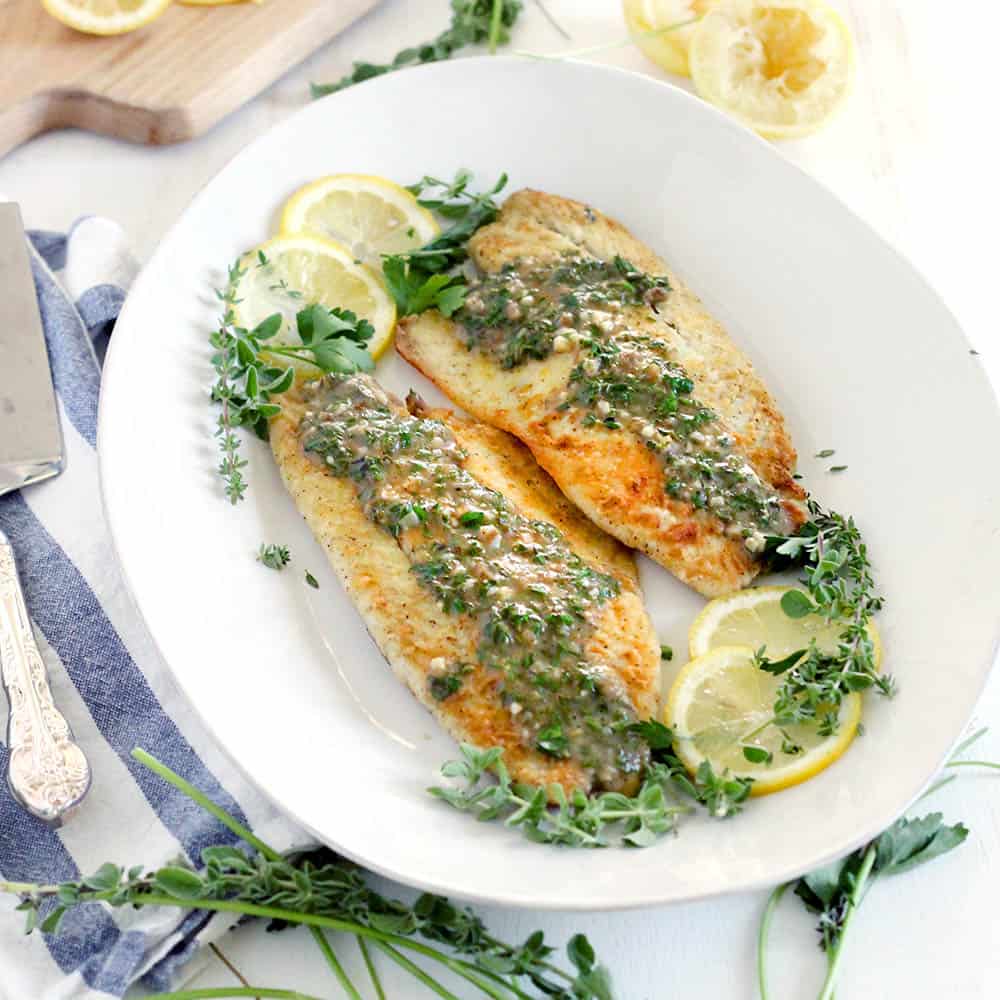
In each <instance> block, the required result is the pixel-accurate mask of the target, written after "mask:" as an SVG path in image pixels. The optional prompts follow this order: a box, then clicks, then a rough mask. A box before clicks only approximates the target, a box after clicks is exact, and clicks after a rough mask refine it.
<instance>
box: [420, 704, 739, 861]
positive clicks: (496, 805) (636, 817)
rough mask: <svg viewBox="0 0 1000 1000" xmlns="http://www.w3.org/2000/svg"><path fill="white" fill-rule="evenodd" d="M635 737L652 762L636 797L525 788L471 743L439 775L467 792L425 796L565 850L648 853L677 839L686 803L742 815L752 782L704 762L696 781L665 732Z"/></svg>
mask: <svg viewBox="0 0 1000 1000" xmlns="http://www.w3.org/2000/svg"><path fill="white" fill-rule="evenodd" d="M636 729H637V731H638V732H639V733H640V735H642V736H643V738H644V739H646V740H647V742H648V744H649V747H650V753H651V761H650V764H649V766H648V767H647V769H646V774H645V777H644V780H643V783H642V786H641V787H640V789H639V791H638V792H636V794H635V795H633V796H628V795H623V794H621V793H619V792H604V793H602V794H600V795H590V796H588V795H585V794H584V793H583V792H582V791H580V790H579V789H576V790H575V791H574V792H573V793H572V794H571V795H569V796H567V795H566V792H565V790H564V789H563V787H562V785H559V784H552V785H549V786H547V787H539V786H535V785H525V784H521V783H519V782H515V781H513V780H512V779H511V777H510V772H509V771H508V770H507V767H506V765H505V764H504V761H503V750H502V749H501V748H500V747H492V748H490V749H488V750H478V749H477V748H476V747H474V746H470V745H469V744H468V743H463V744H461V752H462V757H461V759H460V760H452V761H448V762H447V763H446V764H445V765H444V766H443V767H442V768H441V774H442V776H443V777H445V778H457V779H460V780H461V781H462V782H464V784H463V785H461V786H458V787H455V786H445V787H441V786H435V787H432V788H429V789H428V791H429V792H430V793H431V795H434V796H435V797H436V798H439V799H441V800H442V801H443V802H447V803H448V805H450V806H452V807H453V808H455V809H458V810H460V811H461V812H469V813H472V814H473V815H474V816H475V817H476V818H477V819H479V820H483V821H486V820H493V819H502V820H503V821H504V824H505V825H506V826H510V827H518V828H520V830H521V832H522V833H523V834H524V836H525V837H527V838H528V839H529V840H533V841H535V842H537V843H543V844H562V845H565V846H568V847H607V846H608V845H609V844H611V843H615V842H617V843H620V844H623V845H625V846H627V847H649V846H650V845H651V844H653V843H655V842H656V841H657V840H659V839H660V838H661V837H662V836H664V834H667V833H672V832H674V831H675V830H676V828H677V820H678V817H680V816H682V815H684V814H685V813H689V812H691V811H692V807H691V806H690V805H688V804H686V803H685V802H683V801H681V796H687V797H688V798H690V799H693V800H694V801H695V802H698V803H700V804H701V805H704V806H705V807H706V808H707V810H708V812H709V814H710V815H711V816H714V817H716V818H719V819H721V818H724V817H726V816H732V815H734V814H735V813H737V812H739V811H740V809H741V803H742V802H743V800H744V799H746V797H747V795H749V792H750V785H751V781H750V780H749V779H745V778H732V777H730V776H729V775H723V776H719V775H716V774H715V772H714V771H713V770H712V766H711V764H709V763H708V762H707V761H705V762H704V763H702V765H701V766H700V767H699V768H698V771H697V773H696V774H695V776H694V778H691V777H690V776H689V775H688V774H687V772H686V771H685V769H684V767H683V765H682V764H681V762H680V760H679V759H678V758H677V756H676V755H675V754H674V752H673V746H672V744H673V734H672V733H671V731H670V730H669V729H668V728H667V727H666V726H664V725H662V723H659V722H654V721H649V722H641V723H638V724H637V725H636ZM609 835H611V839H609Z"/></svg>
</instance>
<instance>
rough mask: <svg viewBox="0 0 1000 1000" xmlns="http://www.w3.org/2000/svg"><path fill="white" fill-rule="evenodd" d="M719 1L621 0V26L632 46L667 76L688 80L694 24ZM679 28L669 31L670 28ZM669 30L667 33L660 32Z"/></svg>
mask: <svg viewBox="0 0 1000 1000" xmlns="http://www.w3.org/2000/svg"><path fill="white" fill-rule="evenodd" d="M718 2H719V0H625V3H624V8H625V24H626V25H627V26H628V30H629V34H630V35H631V36H632V40H633V41H634V42H635V44H636V45H638V46H639V48H640V49H641V50H642V51H643V52H644V53H645V54H646V55H647V56H648V57H649V58H650V59H652V60H653V62H654V63H656V65H657V66H659V67H660V69H665V70H666V71H667V72H668V73H678V74H680V75H681V76H690V75H691V71H690V68H689V66H688V47H689V46H690V44H691V38H692V36H693V35H694V30H695V25H694V24H687V23H685V22H689V21H695V20H697V19H698V18H700V17H701V16H702V15H704V14H705V13H707V11H708V10H709V9H710V8H711V7H714V6H715V5H716V4H717V3H718ZM675 24H676V25H683V27H677V28H674V27H672V26H673V25H675ZM664 29H670V30H664Z"/></svg>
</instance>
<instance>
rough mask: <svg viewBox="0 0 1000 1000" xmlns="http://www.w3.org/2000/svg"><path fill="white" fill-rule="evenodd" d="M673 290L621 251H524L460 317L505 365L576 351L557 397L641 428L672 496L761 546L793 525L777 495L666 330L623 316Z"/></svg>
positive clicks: (487, 281) (470, 338) (589, 419)
mask: <svg viewBox="0 0 1000 1000" xmlns="http://www.w3.org/2000/svg"><path fill="white" fill-rule="evenodd" d="M669 291H670V286H669V283H668V281H667V279H666V278H664V277H655V276H650V275H647V274H643V273H642V272H640V271H638V270H637V269H636V268H635V267H633V266H632V264H630V263H629V262H628V261H627V260H625V259H624V258H622V257H615V258H614V259H613V260H611V261H604V260H598V259H596V258H592V257H573V256H567V257H563V258H562V259H561V260H559V261H557V262H555V263H548V262H546V263H540V262H537V261H533V260H530V259H524V260H520V261H517V262H516V263H513V264H508V265H507V266H505V267H504V268H503V269H502V270H500V271H499V272H497V273H495V274H490V275H485V276H484V277H482V278H481V279H480V280H479V281H478V282H475V283H474V284H473V285H471V286H470V289H469V294H468V295H467V297H466V299H465V303H464V305H463V307H462V308H461V309H460V310H459V311H458V312H457V313H456V314H455V317H454V318H455V320H456V321H457V322H458V323H459V324H460V325H461V327H462V329H463V331H464V334H465V338H466V342H467V344H468V346H469V347H470V349H471V348H475V349H478V350H480V351H483V352H484V353H486V354H487V355H489V356H490V357H492V358H493V359H494V360H495V361H496V362H497V363H498V364H500V366H501V367H503V368H506V369H510V368H515V367H517V366H519V365H521V364H523V363H525V362H526V361H530V360H544V359H545V358H547V357H549V356H550V355H551V354H568V353H572V354H573V355H574V358H575V359H576V362H577V363H576V365H575V366H574V367H573V369H572V372H571V374H570V377H569V381H568V384H567V385H566V387H565V390H564V391H563V392H562V393H561V395H560V397H559V400H558V401H557V403H556V405H557V406H558V408H559V409H563V410H566V409H570V408H571V407H575V408H581V409H583V410H585V411H586V415H585V416H584V418H583V423H584V425H585V426H601V427H604V428H606V429H608V430H609V431H627V432H629V433H632V434H635V435H637V436H638V437H639V438H640V439H641V440H642V442H643V444H644V445H645V447H646V448H648V449H649V450H650V451H652V452H653V453H655V454H656V455H657V457H658V458H659V460H660V462H661V463H662V465H663V469H664V491H665V493H666V495H667V496H669V497H671V498H672V499H675V500H680V501H683V502H685V503H688V504H690V505H691V507H693V508H694V510H695V511H700V512H704V513H703V516H705V517H713V518H716V519H718V520H719V521H722V522H723V524H724V525H725V526H726V527H725V530H726V533H727V534H728V535H729V536H730V537H732V538H742V539H744V544H745V545H746V547H747V549H748V550H749V551H751V552H760V551H762V550H763V548H764V534H765V533H776V534H783V533H785V532H786V531H788V530H789V529H790V527H791V524H790V521H789V519H788V516H787V514H786V513H785V511H784V509H783V508H782V506H781V498H780V497H779V496H778V494H777V493H776V492H775V491H774V490H773V489H772V488H771V487H770V486H769V485H768V484H767V483H765V482H764V481H763V480H762V479H761V478H760V477H759V476H758V475H757V473H756V472H755V470H754V469H753V468H752V467H751V465H750V464H749V463H748V462H747V461H746V459H745V458H744V457H743V456H742V455H740V454H739V453H738V452H737V451H736V450H735V449H734V447H733V444H734V442H733V437H732V435H730V434H728V433H727V432H726V431H725V429H724V428H723V427H722V426H721V421H720V419H719V417H718V414H716V413H715V412H714V411H713V410H712V409H711V408H710V407H707V406H705V405H704V404H703V403H701V402H700V401H699V400H698V397H697V394H696V392H695V384H694V381H693V380H692V379H691V377H690V376H689V375H688V374H687V372H686V371H685V370H684V369H683V368H682V367H681V365H679V364H678V363H677V362H676V360H673V359H672V358H671V356H670V345H669V344H668V343H667V341H666V340H663V339H661V338H659V337H656V336H650V335H649V334H648V333H646V332H643V331H642V330H632V329H630V328H629V324H628V323H627V321H626V320H625V318H624V317H623V316H622V312H623V310H624V309H626V308H630V307H643V306H645V307H648V308H650V309H652V310H653V311H654V312H655V310H656V307H657V305H658V304H659V303H660V302H662V301H664V300H665V299H666V297H667V296H668V294H669Z"/></svg>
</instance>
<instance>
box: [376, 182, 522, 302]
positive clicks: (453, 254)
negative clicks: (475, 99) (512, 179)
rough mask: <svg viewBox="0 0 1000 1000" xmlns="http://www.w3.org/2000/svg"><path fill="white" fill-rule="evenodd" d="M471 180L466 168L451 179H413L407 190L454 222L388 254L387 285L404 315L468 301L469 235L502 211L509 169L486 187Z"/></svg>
mask: <svg viewBox="0 0 1000 1000" xmlns="http://www.w3.org/2000/svg"><path fill="white" fill-rule="evenodd" d="M472 180H473V175H472V172H471V171H469V170H465V169H462V170H459V171H457V172H456V174H455V176H454V177H453V178H452V180H450V181H445V180H440V179H439V178H437V177H422V178H421V179H420V180H419V181H417V182H416V183H415V184H410V185H408V187H407V190H408V191H410V192H411V193H412V194H414V195H416V198H417V201H418V202H419V203H420V204H421V205H422V206H423V207H424V208H428V209H430V210H431V211H433V212H436V213H437V214H438V215H440V216H442V217H443V218H445V219H448V220H449V221H450V223H451V224H450V225H449V226H448V227H447V228H446V229H445V230H443V231H442V232H441V233H440V234H438V235H437V236H436V237H435V238H434V239H433V240H431V241H430V242H429V243H426V244H425V245H424V246H422V247H421V248H420V249H419V250H411V251H409V252H408V253H402V254H387V255H386V256H385V257H384V258H383V261H382V273H383V275H384V276H385V283H386V287H387V288H388V289H389V292H390V293H391V294H392V297H393V298H394V299H395V300H396V305H397V307H398V309H399V312H400V315H402V316H410V315H414V314H416V313H420V312H423V311H424V310H425V309H431V308H434V309H438V310H439V311H440V312H441V313H443V314H444V315H445V316H451V315H452V313H454V312H455V310H457V309H458V308H459V307H460V306H461V305H462V303H463V302H464V301H465V293H466V283H465V279H464V276H463V275H462V273H461V271H460V270H459V267H460V265H461V264H462V263H463V262H464V261H465V260H466V259H467V257H468V255H469V254H468V249H467V245H468V242H469V237H470V236H472V234H473V233H475V231H476V230H477V229H479V228H480V227H481V226H485V225H487V224H488V223H490V222H492V221H493V220H494V219H495V218H496V217H497V213H498V212H499V211H500V206H499V205H498V204H497V203H496V200H495V199H494V197H493V196H494V195H496V194H499V193H500V192H501V191H502V190H503V189H504V187H506V185H507V175H506V174H501V175H500V177H499V179H498V180H497V182H496V183H495V184H494V185H493V187H492V188H490V189H489V190H488V191H486V192H483V193H477V192H475V191H470V190H469V185H470V184H471V183H472Z"/></svg>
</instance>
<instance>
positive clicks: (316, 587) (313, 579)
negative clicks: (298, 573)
mask: <svg viewBox="0 0 1000 1000" xmlns="http://www.w3.org/2000/svg"><path fill="white" fill-rule="evenodd" d="M306 583H308V584H309V586H310V587H312V589H313V590H319V580H317V579H316V577H314V576H313V575H312V573H310V572H309V570H306Z"/></svg>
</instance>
